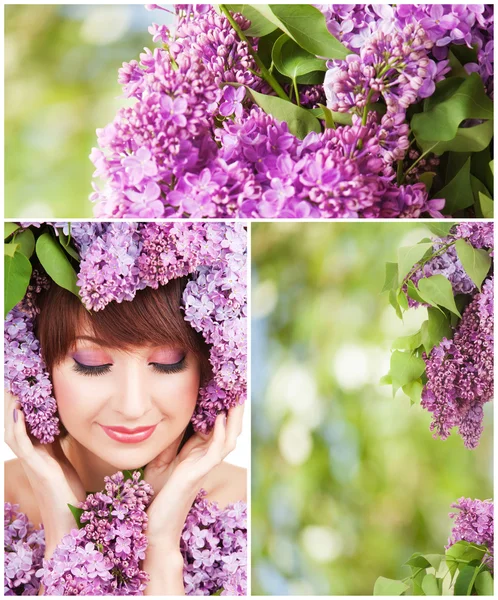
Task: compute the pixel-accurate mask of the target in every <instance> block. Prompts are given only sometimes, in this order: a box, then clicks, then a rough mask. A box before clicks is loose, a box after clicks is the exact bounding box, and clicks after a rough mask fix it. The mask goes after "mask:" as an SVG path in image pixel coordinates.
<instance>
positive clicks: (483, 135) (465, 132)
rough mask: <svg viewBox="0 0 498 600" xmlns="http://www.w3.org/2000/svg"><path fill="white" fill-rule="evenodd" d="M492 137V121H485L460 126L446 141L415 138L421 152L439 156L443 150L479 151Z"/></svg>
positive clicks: (485, 146) (486, 145) (487, 144)
mask: <svg viewBox="0 0 498 600" xmlns="http://www.w3.org/2000/svg"><path fill="white" fill-rule="evenodd" d="M492 137H493V121H485V122H484V123H481V124H480V125H475V126H474V127H460V128H459V129H458V131H457V134H456V136H455V137H454V138H453V139H451V140H450V141H448V142H431V141H427V140H424V139H423V138H417V144H418V145H419V147H420V148H421V150H422V151H423V152H432V153H433V154H437V155H438V156H440V155H441V154H443V153H444V152H448V151H452V152H481V151H482V150H484V149H485V148H487V147H488V146H489V143H490V142H491V139H492Z"/></svg>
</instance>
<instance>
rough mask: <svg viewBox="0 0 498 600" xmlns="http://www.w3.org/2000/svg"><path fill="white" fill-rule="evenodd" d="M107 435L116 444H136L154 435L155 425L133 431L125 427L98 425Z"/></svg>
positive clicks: (136, 428)
mask: <svg viewBox="0 0 498 600" xmlns="http://www.w3.org/2000/svg"><path fill="white" fill-rule="evenodd" d="M100 426H101V427H102V429H103V430H104V431H105V433H107V435H108V436H109V437H110V438H111V439H112V440H115V441H116V442H122V443H123V444H137V443H138V442H143V441H144V440H146V439H148V438H150V436H151V435H152V434H153V433H154V430H155V429H156V427H157V425H152V426H150V427H135V428H134V429H128V428H127V427H106V426H105V425H100Z"/></svg>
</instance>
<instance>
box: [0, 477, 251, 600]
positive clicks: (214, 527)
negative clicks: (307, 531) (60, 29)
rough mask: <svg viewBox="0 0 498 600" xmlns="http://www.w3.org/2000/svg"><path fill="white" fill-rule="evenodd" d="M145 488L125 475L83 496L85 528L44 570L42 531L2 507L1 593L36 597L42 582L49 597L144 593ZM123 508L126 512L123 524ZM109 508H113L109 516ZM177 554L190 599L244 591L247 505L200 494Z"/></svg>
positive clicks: (61, 547) (63, 544)
mask: <svg viewBox="0 0 498 600" xmlns="http://www.w3.org/2000/svg"><path fill="white" fill-rule="evenodd" d="M136 476H137V474H136V475H135V477H136ZM137 485H138V487H139V489H138V490H137V489H136V487H137ZM147 485H148V484H146V483H145V482H143V481H142V482H139V483H138V484H137V483H134V484H132V483H130V482H129V483H126V482H125V483H123V481H122V474H116V475H114V476H112V477H111V478H107V482H106V488H105V491H104V492H102V493H98V494H92V495H90V496H88V497H87V499H86V501H85V503H84V506H85V507H86V508H88V510H87V511H86V517H85V518H86V519H87V525H85V526H84V527H83V528H82V529H79V530H77V529H73V530H72V531H71V533H70V534H68V535H67V536H65V537H64V539H63V540H62V541H61V542H60V543H59V545H58V546H57V548H56V551H55V552H54V555H53V556H52V558H51V559H50V560H49V561H45V564H44V566H43V567H42V560H43V554H44V551H45V543H44V535H43V529H34V528H33V527H32V525H31V524H30V523H29V522H28V520H27V518H26V516H25V515H24V514H23V513H20V512H19V511H18V506H16V505H14V506H12V505H10V504H9V503H6V504H5V544H6V545H5V591H4V593H5V595H7V596H12V595H21V594H22V595H33V596H35V595H37V593H38V590H39V587H40V583H41V580H42V578H43V583H44V585H46V591H45V593H46V594H50V593H52V594H57V595H70V594H71V595H105V594H106V595H120V596H123V595H132V596H135V595H142V593H143V589H144V588H145V586H146V581H147V575H146V574H145V573H144V572H143V571H141V570H140V569H139V567H138V561H139V560H141V558H140V557H142V556H143V552H144V551H145V548H146V539H145V536H144V535H143V527H145V522H146V518H147V517H146V514H145V512H144V506H145V504H147V503H148V502H149V501H150V494H151V490H150V489H148V487H147ZM123 488H125V489H126V490H127V491H126V497H125V498H122V500H121V501H119V506H118V501H117V497H116V492H117V490H118V489H119V490H123ZM139 492H141V493H142V495H139ZM124 506H126V507H128V508H129V510H128V512H126V516H125V518H124V519H121V518H120V516H119V514H121V512H122V510H123V507H124ZM113 507H115V508H116V509H117V510H115V511H110V509H111V508H113ZM109 512H111V514H109ZM113 512H115V513H116V514H115V515H114V514H112V513H113ZM97 546H98V547H99V548H100V549H97ZM113 548H114V549H113ZM180 549H181V552H182V555H183V558H184V572H183V580H184V586H185V593H186V594H187V595H190V596H199V595H200V596H207V595H212V594H213V593H215V592H220V591H221V595H223V596H244V595H246V594H247V505H246V504H245V503H243V502H237V503H235V504H230V505H228V506H227V507H226V508H224V509H220V508H219V506H218V505H217V504H216V503H212V502H209V501H207V500H206V499H205V492H204V491H203V490H201V491H200V492H199V494H198V496H197V498H196V499H195V501H194V503H193V505H192V508H191V509H190V511H189V514H188V515H187V518H186V521H185V525H184V528H183V532H182V536H181V539H180ZM130 550H131V552H130ZM125 553H126V556H125ZM125 563H126V564H125ZM119 574H120V575H119Z"/></svg>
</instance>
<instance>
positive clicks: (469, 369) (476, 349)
mask: <svg viewBox="0 0 498 600" xmlns="http://www.w3.org/2000/svg"><path fill="white" fill-rule="evenodd" d="M493 313H494V311H493V277H490V278H489V279H488V280H486V281H485V282H484V284H483V288H482V292H481V293H478V294H476V295H475V296H474V298H473V299H472V301H471V303H470V304H469V305H468V306H467V308H466V309H465V311H464V313H463V316H462V320H461V321H460V323H459V325H458V326H457V328H456V330H455V333H454V336H453V339H452V340H448V339H446V338H443V341H442V342H441V343H440V344H439V346H436V347H435V348H433V350H432V351H431V353H430V355H429V356H428V357H427V358H426V373H427V383H426V385H425V387H424V389H423V392H422V402H421V404H422V406H423V407H424V408H425V409H427V410H428V411H429V412H431V413H432V423H431V430H432V431H434V435H435V437H437V436H439V437H440V438H441V439H446V438H447V437H448V436H449V435H450V432H451V429H452V428H453V427H458V428H459V433H460V435H461V436H462V438H463V440H464V443H465V446H466V447H467V448H476V447H477V445H478V444H479V438H480V436H481V433H482V419H483V405H484V404H485V403H486V402H489V401H490V400H491V399H492V396H493V385H494V379H493V368H494V365H493V341H494V335H493V316H494V315H493Z"/></svg>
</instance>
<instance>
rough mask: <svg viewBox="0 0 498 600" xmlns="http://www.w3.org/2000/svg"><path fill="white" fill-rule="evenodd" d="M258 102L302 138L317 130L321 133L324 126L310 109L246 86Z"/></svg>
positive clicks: (268, 112) (293, 133) (266, 111)
mask: <svg viewBox="0 0 498 600" xmlns="http://www.w3.org/2000/svg"><path fill="white" fill-rule="evenodd" d="M246 89H247V92H248V93H249V94H250V95H251V96H252V99H253V100H254V102H256V104H257V105H258V106H259V107H260V108H262V109H263V110H264V111H265V113H267V114H269V115H271V116H272V117H275V119H277V120H278V121H285V122H286V123H287V125H288V127H289V131H290V132H291V133H292V135H295V136H296V137H297V138H299V139H300V140H302V139H304V138H305V137H306V136H307V135H308V133H311V132H312V131H315V132H316V133H320V132H321V131H322V128H321V126H320V121H319V120H318V119H317V118H316V117H314V116H313V115H312V114H311V113H310V112H309V111H308V110H306V109H305V108H301V107H300V106H296V105H295V104H292V102H287V100H282V99H281V98H277V97H276V96H267V95H266V94H260V93H259V92H255V91H254V90H251V89H250V88H246Z"/></svg>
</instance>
